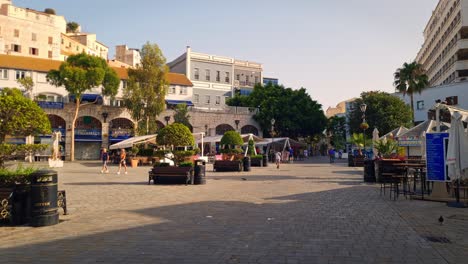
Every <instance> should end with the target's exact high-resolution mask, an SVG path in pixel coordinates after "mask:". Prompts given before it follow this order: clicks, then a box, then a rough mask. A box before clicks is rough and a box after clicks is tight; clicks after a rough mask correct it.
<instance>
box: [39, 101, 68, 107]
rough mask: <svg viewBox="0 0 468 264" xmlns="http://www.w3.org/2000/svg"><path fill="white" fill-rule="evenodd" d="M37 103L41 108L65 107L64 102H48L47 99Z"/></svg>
mask: <svg viewBox="0 0 468 264" xmlns="http://www.w3.org/2000/svg"><path fill="white" fill-rule="evenodd" d="M37 104H38V105H39V106H40V107H41V108H50V109H63V103H62V102H46V101H39V102H37Z"/></svg>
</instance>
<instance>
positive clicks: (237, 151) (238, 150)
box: [219, 148, 244, 154]
mask: <svg viewBox="0 0 468 264" xmlns="http://www.w3.org/2000/svg"><path fill="white" fill-rule="evenodd" d="M219 152H221V153H224V154H242V153H243V152H244V151H243V150H242V149H241V148H234V149H229V148H227V149H221V150H220V151H219Z"/></svg>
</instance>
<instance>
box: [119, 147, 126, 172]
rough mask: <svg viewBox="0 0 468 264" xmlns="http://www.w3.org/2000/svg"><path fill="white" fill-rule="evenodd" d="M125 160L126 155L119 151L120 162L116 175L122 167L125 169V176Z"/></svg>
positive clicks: (122, 150)
mask: <svg viewBox="0 0 468 264" xmlns="http://www.w3.org/2000/svg"><path fill="white" fill-rule="evenodd" d="M126 158H127V153H125V149H121V150H120V162H119V171H118V172H117V174H120V169H121V168H122V166H123V167H124V168H125V174H127V164H126V163H125V159H126Z"/></svg>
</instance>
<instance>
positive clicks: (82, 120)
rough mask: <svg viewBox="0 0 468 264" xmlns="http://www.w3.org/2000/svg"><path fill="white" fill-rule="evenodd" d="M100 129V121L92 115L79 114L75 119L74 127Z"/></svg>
mask: <svg viewBox="0 0 468 264" xmlns="http://www.w3.org/2000/svg"><path fill="white" fill-rule="evenodd" d="M79 128H81V129H102V123H101V121H100V120H99V119H98V118H96V117H94V116H80V117H78V119H76V123H75V129H79Z"/></svg>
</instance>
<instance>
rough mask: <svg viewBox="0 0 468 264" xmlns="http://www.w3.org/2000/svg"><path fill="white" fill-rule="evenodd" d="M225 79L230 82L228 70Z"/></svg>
mask: <svg viewBox="0 0 468 264" xmlns="http://www.w3.org/2000/svg"><path fill="white" fill-rule="evenodd" d="M225 81H226V82H227V83H229V72H226V78H225Z"/></svg>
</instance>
